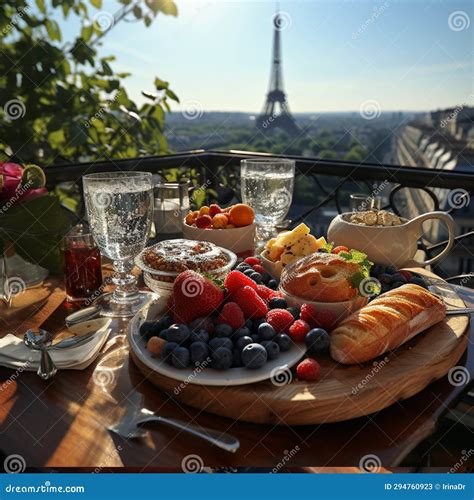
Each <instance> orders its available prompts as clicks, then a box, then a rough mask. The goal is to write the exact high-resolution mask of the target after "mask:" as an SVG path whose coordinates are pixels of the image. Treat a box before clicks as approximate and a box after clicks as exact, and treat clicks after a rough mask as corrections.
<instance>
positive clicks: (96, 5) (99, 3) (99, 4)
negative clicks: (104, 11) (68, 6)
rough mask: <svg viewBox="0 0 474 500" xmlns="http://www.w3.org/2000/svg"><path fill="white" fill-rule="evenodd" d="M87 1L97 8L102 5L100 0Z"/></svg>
mask: <svg viewBox="0 0 474 500" xmlns="http://www.w3.org/2000/svg"><path fill="white" fill-rule="evenodd" d="M89 1H90V3H91V4H92V5H93V6H94V7H96V8H97V9H100V8H101V7H102V0H89Z"/></svg>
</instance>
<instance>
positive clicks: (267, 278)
mask: <svg viewBox="0 0 474 500" xmlns="http://www.w3.org/2000/svg"><path fill="white" fill-rule="evenodd" d="M271 279H272V277H271V276H270V274H268V273H267V272H265V273H262V283H263V284H264V285H267V284H268V282H269V281H270V280H271Z"/></svg>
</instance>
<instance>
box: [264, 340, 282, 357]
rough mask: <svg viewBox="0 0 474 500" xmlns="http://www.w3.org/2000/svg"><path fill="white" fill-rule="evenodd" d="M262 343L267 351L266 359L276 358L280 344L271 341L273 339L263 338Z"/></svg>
mask: <svg viewBox="0 0 474 500" xmlns="http://www.w3.org/2000/svg"><path fill="white" fill-rule="evenodd" d="M262 345H263V347H265V350H266V351H267V356H268V359H276V358H278V356H279V355H280V346H279V345H278V344H277V343H276V342H273V340H264V341H263V342H262Z"/></svg>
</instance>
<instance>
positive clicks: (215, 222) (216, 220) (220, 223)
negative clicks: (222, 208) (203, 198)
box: [212, 214, 229, 229]
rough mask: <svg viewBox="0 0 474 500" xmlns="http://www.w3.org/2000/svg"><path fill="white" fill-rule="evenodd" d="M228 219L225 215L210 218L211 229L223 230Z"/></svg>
mask: <svg viewBox="0 0 474 500" xmlns="http://www.w3.org/2000/svg"><path fill="white" fill-rule="evenodd" d="M228 222H229V219H228V218H227V215H224V214H216V215H214V217H213V218H212V227H213V228H214V229H224V228H225V227H226V226H227V223H228Z"/></svg>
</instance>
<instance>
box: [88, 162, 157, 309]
mask: <svg viewBox="0 0 474 500" xmlns="http://www.w3.org/2000/svg"><path fill="white" fill-rule="evenodd" d="M82 181H83V185H84V201H85V205H86V211H87V216H88V219H89V225H90V229H91V232H92V236H93V237H94V240H95V242H96V244H97V246H98V247H99V249H100V251H101V253H102V254H103V255H105V256H106V257H109V258H110V259H112V260H113V264H114V270H115V273H114V275H113V278H112V282H113V283H114V284H115V285H116V288H115V290H114V292H113V293H108V294H105V295H101V296H100V297H99V298H98V299H97V301H96V303H97V304H98V305H100V306H101V308H102V315H103V316H112V317H127V316H133V315H134V314H135V313H137V312H138V311H139V310H140V309H141V308H142V307H143V305H145V304H146V303H147V302H148V301H149V300H150V299H151V297H152V294H151V293H150V292H145V291H139V290H138V288H137V280H136V277H135V276H133V275H132V274H131V271H132V269H133V265H134V258H135V257H136V256H137V255H138V254H139V253H140V252H141V251H142V250H143V248H144V247H145V244H146V242H147V238H148V235H149V232H150V227H151V223H152V219H153V182H152V175H151V173H148V172H110V173H100V174H88V175H85V176H84V177H83V179H82Z"/></svg>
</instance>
